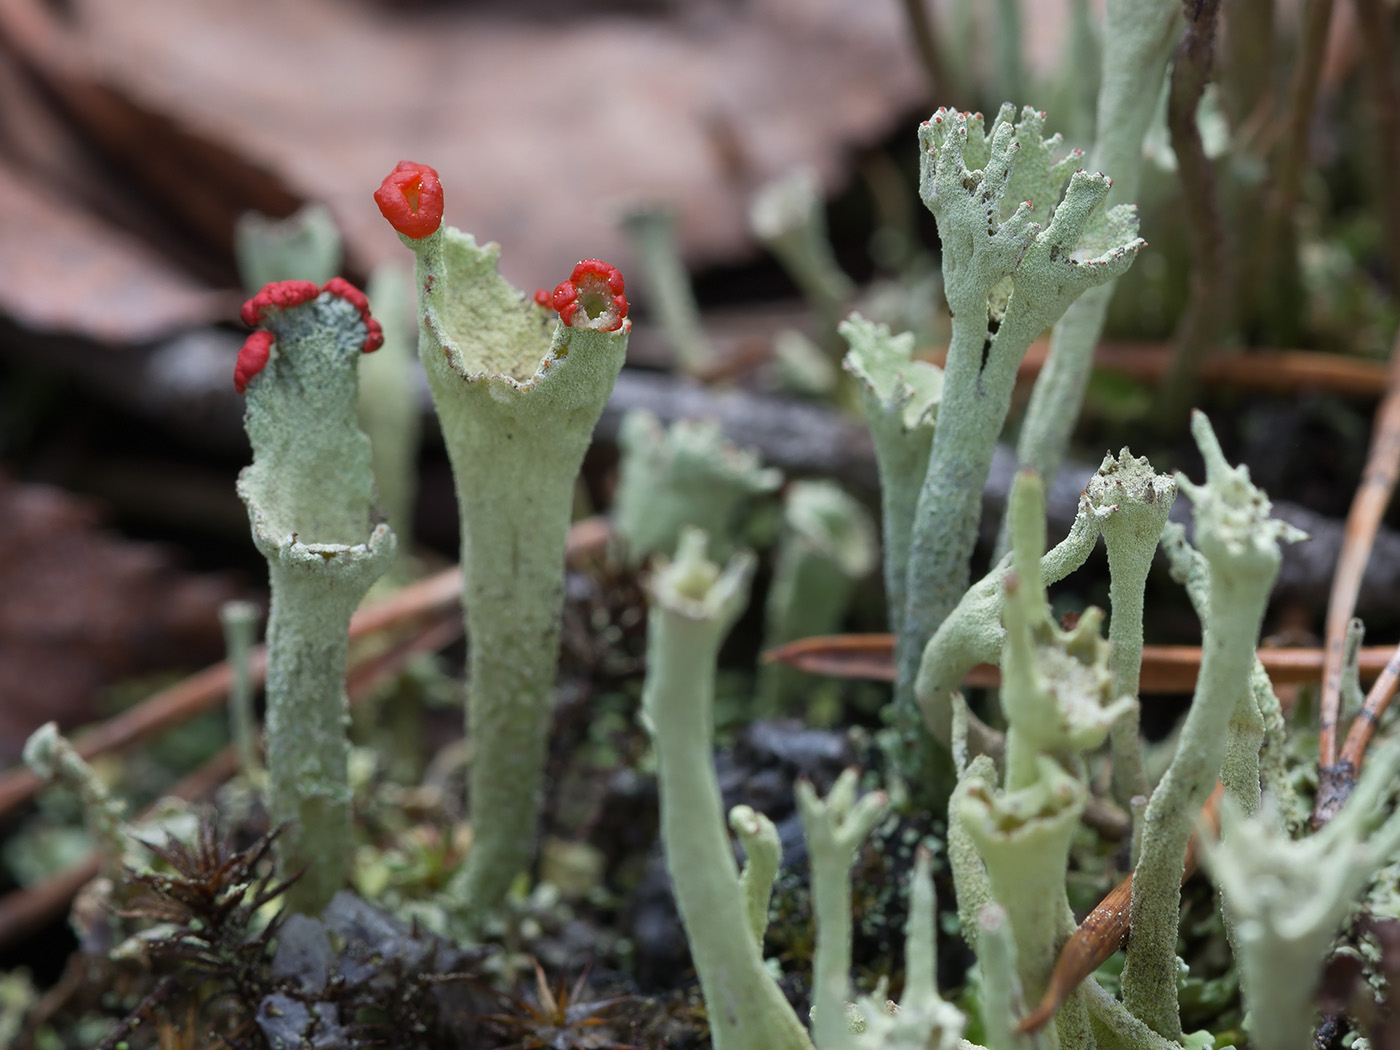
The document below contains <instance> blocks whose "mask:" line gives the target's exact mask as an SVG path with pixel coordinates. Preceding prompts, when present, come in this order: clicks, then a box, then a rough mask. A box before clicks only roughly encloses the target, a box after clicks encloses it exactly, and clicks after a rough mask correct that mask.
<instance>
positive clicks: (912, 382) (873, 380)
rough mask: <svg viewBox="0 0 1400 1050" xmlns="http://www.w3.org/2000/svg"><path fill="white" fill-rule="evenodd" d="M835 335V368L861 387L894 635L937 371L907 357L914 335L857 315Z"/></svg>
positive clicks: (938, 385) (929, 440)
mask: <svg viewBox="0 0 1400 1050" xmlns="http://www.w3.org/2000/svg"><path fill="white" fill-rule="evenodd" d="M840 332H841V335H842V336H844V337H845V340H846V342H847V343H848V344H849V345H850V348H851V349H850V352H849V353H848V354H846V357H845V359H844V361H843V362H842V365H843V367H844V368H845V369H846V371H847V372H849V373H851V375H853V376H854V377H855V378H856V380H857V381H858V382H859V383H860V396H861V404H862V406H863V407H864V409H865V420H866V423H867V424H868V425H869V427H870V433H871V435H872V436H873V437H874V439H875V464H876V467H877V468H878V470H879V472H880V526H881V537H882V540H883V543H884V567H885V596H886V604H887V605H888V606H889V610H890V630H891V631H894V632H895V633H896V634H898V633H899V630H900V624H901V623H902V621H903V619H904V604H905V596H904V580H905V577H906V575H907V573H908V569H909V538H910V536H911V535H912V534H913V529H914V507H915V505H916V504H917V503H918V499H919V486H920V485H922V484H923V480H924V475H925V474H926V473H928V457H929V450H930V449H931V448H932V446H933V427H934V422H935V420H937V418H938V403H939V400H940V399H941V398H942V395H943V370H942V369H941V368H939V367H937V366H936V365H933V364H930V363H929V362H927V361H921V360H919V359H917V358H915V357H914V336H913V335H912V334H910V333H908V332H905V333H903V334H901V335H892V334H891V333H890V330H889V328H888V327H887V326H886V325H882V324H875V323H873V322H871V321H867V320H866V319H865V318H863V317H861V316H860V315H859V314H852V315H851V316H850V317H849V318H848V319H847V320H845V321H843V322H841V325H840Z"/></svg>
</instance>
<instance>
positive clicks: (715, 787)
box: [642, 530, 812, 1050]
mask: <svg viewBox="0 0 1400 1050" xmlns="http://www.w3.org/2000/svg"><path fill="white" fill-rule="evenodd" d="M753 567H754V559H753V556H752V555H750V554H747V553H743V554H738V555H735V556H734V558H733V559H731V560H730V562H729V564H728V565H727V566H726V567H725V568H724V569H723V570H721V568H720V567H719V566H718V565H716V564H715V563H714V562H712V561H710V560H709V559H708V558H706V556H705V536H704V534H703V533H701V532H699V531H697V530H687V531H686V532H685V533H683V534H682V536H681V540H680V546H679V548H678V549H677V552H676V558H675V560H674V561H672V562H669V563H665V564H662V565H661V567H660V568H658V570H657V571H656V572H655V573H654V574H653V575H652V577H651V579H650V580H649V581H648V586H647V592H648V596H649V597H650V600H651V609H650V613H649V615H648V620H647V677H646V685H645V687H644V689H643V691H642V708H643V710H644V711H645V713H646V716H647V718H648V719H649V722H650V728H651V733H652V738H653V741H654V742H655V747H656V766H657V769H656V772H657V779H658V781H659V788H660V797H661V844H662V847H663V848H664V849H665V852H666V867H667V869H668V870H669V871H670V873H671V882H672V885H673V886H674V888H675V894H676V905H677V907H678V908H679V910H680V913H681V922H682V923H683V924H684V926H685V933H686V940H687V941H689V943H690V954H691V958H692V959H693V960H694V963H695V971H696V973H697V974H698V975H699V977H700V988H701V991H703V993H704V995H705V1005H706V1011H707V1013H708V1015H709V1019H710V1037H711V1038H712V1039H713V1041H714V1047H715V1050H812V1043H811V1041H810V1040H809V1039H808V1037H807V1032H806V1030H805V1029H804V1028H803V1026H802V1023H801V1022H800V1021H799V1020H798V1019H797V1015H796V1014H795V1013H794V1012H793V1010H792V1007H791V1006H789V1005H788V1002H787V999H786V998H785V997H784V996H783V993H782V990H781V989H780V988H779V987H778V984H777V982H776V981H775V980H774V979H773V975H772V974H771V973H769V971H768V970H767V968H766V967H765V966H764V964H763V953H762V950H761V946H760V945H759V944H758V943H756V941H755V938H754V936H753V923H752V921H751V919H750V917H749V902H750V900H751V899H752V898H751V896H750V895H746V893H745V889H744V886H743V884H742V883H741V881H740V878H739V871H738V868H737V867H736V865H735V863H734V851H733V848H732V847H731V846H730V843H729V834H728V831H727V829H726V827H725V822H724V811H723V803H722V801H721V798H720V790H719V783H718V781H717V779H716V777H715V769H714V760H713V756H712V747H713V743H714V685H715V661H716V657H717V656H718V654H719V646H720V642H721V641H723V639H724V636H725V635H726V634H727V633H728V632H729V629H730V628H731V627H732V626H733V625H734V621H735V620H736V619H738V616H739V613H740V612H742V611H743V608H744V605H745V603H746V602H747V601H748V592H749V581H750V579H751V578H752V576H753Z"/></svg>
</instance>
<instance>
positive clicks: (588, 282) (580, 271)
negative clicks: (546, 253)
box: [551, 259, 627, 332]
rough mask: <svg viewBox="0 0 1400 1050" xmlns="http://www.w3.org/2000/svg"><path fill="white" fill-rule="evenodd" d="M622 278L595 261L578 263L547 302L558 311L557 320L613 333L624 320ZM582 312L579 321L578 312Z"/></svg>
mask: <svg viewBox="0 0 1400 1050" xmlns="http://www.w3.org/2000/svg"><path fill="white" fill-rule="evenodd" d="M624 290H625V286H624V284H623V281H622V274H621V273H620V272H619V271H618V269H617V267H616V266H610V265H608V264H607V263H605V262H602V261H601V260H598V259H582V260H580V261H579V264H578V265H577V266H575V267H574V272H573V273H571V274H570V275H569V279H568V280H567V281H561V282H560V284H559V286H558V287H557V288H555V289H554V295H553V296H552V297H551V301H552V302H553V304H554V309H556V310H558V311H559V320H561V321H563V322H564V323H565V324H566V325H569V326H571V327H572V326H573V324H574V320H575V318H578V327H580V328H595V329H597V330H598V331H600V332H615V331H617V330H618V329H619V328H621V327H622V322H623V320H624V319H625V318H626V317H627V296H626V295H624V294H623V292H624ZM580 307H582V308H583V314H582V316H581V317H580V315H579V312H578V311H579V308H580Z"/></svg>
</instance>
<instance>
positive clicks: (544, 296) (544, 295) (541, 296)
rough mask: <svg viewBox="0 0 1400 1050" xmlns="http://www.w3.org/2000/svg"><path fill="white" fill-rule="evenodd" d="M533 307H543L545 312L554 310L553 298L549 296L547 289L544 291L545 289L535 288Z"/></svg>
mask: <svg viewBox="0 0 1400 1050" xmlns="http://www.w3.org/2000/svg"><path fill="white" fill-rule="evenodd" d="M535 305H536V306H543V307H544V308H545V309H546V310H553V309H554V296H553V295H551V294H550V293H549V291H548V289H545V288H536V289H535Z"/></svg>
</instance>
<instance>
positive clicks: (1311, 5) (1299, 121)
mask: <svg viewBox="0 0 1400 1050" xmlns="http://www.w3.org/2000/svg"><path fill="white" fill-rule="evenodd" d="M1332 2H1333V0H1305V2H1304V5H1303V17H1302V23H1301V25H1300V26H1299V29H1298V36H1297V40H1298V53H1297V55H1296V56H1295V57H1294V59H1293V80H1292V82H1291V83H1290V85H1289V88H1288V104H1287V109H1286V110H1285V111H1284V113H1283V122H1282V124H1281V125H1280V126H1279V127H1278V128H1277V129H1276V130H1275V132H1274V134H1273V136H1272V137H1273V138H1274V140H1275V141H1276V142H1278V149H1279V153H1278V158H1277V160H1276V161H1275V163H1274V165H1273V171H1274V177H1273V186H1272V190H1271V192H1270V193H1269V196H1268V203H1267V207H1266V208H1265V212H1264V218H1263V224H1262V229H1261V230H1260V233H1259V236H1258V237H1257V238H1254V239H1253V248H1252V251H1251V253H1250V259H1249V260H1248V261H1247V265H1246V266H1245V267H1244V270H1243V271H1242V272H1243V273H1245V274H1246V275H1247V277H1246V282H1245V283H1246V284H1247V285H1248V287H1247V288H1245V289H1243V291H1244V292H1245V298H1246V300H1247V302H1248V304H1249V305H1248V312H1249V314H1250V315H1251V316H1253V315H1256V314H1258V313H1259V312H1260V311H1261V310H1262V309H1264V307H1265V304H1264V298H1265V297H1266V296H1267V295H1271V294H1272V295H1276V296H1277V295H1279V294H1280V293H1285V294H1286V290H1287V289H1289V288H1292V287H1296V285H1297V283H1298V280H1297V274H1296V270H1297V267H1296V265H1295V261H1294V258H1293V255H1294V253H1293V251H1292V245H1293V223H1294V212H1295V209H1296V207H1297V204H1298V196H1299V192H1300V187H1301V186H1302V180H1303V166H1304V164H1305V163H1306V162H1307V158H1308V146H1309V144H1310V142H1311V141H1312V124H1313V111H1314V109H1315V108H1316V105H1317V91H1318V85H1319V84H1320V83H1321V81H1322V70H1323V66H1324V62H1323V56H1324V55H1325V53H1326V51H1327V36H1328V30H1329V29H1330V28H1331V24H1332Z"/></svg>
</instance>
